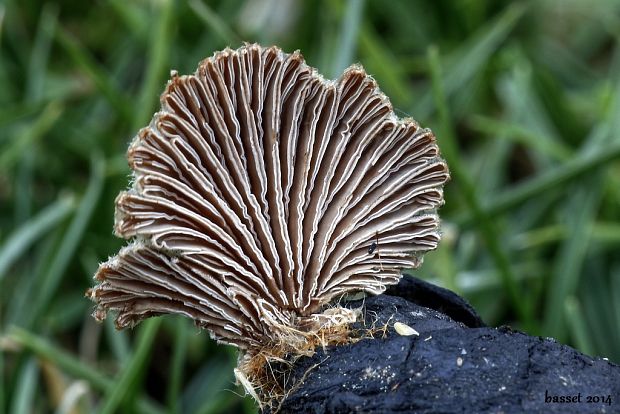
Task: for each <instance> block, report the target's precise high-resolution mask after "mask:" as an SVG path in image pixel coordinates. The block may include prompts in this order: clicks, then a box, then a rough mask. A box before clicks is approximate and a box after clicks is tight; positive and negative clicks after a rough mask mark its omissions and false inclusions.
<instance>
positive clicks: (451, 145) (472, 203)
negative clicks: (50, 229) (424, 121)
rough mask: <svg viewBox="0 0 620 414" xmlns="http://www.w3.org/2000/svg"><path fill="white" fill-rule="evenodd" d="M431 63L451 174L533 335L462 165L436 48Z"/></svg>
mask: <svg viewBox="0 0 620 414" xmlns="http://www.w3.org/2000/svg"><path fill="white" fill-rule="evenodd" d="M428 60H429V67H430V71H431V78H432V83H433V94H434V97H435V103H436V105H437V112H438V114H439V119H440V125H441V134H438V135H440V136H441V137H442V139H441V141H440V145H441V149H442V153H443V155H444V157H445V158H446V161H447V163H448V165H450V170H451V174H452V175H453V177H454V179H455V181H456V182H457V183H458V184H459V189H460V191H461V193H462V194H463V197H464V199H465V201H466V202H467V205H468V207H469V209H470V210H471V211H472V214H473V215H474V217H475V220H476V223H477V224H478V225H479V226H480V233H481V236H482V237H483V239H484V241H485V242H486V245H487V247H488V249H489V253H490V254H491V256H492V258H493V261H494V263H495V265H496V267H497V270H498V272H499V275H500V277H501V280H502V283H503V285H504V289H505V290H506V293H507V294H508V297H509V299H510V301H511V304H512V307H513V308H514V310H515V311H516V312H517V314H518V315H519V318H520V320H521V321H522V322H523V323H524V324H525V327H526V329H527V330H530V331H532V330H533V329H534V326H533V319H532V316H531V315H530V311H529V308H527V307H526V306H525V304H524V302H523V300H522V298H523V294H522V293H521V292H520V288H519V286H518V285H517V283H516V280H515V277H514V274H513V272H512V270H511V266H510V262H509V261H508V258H507V256H506V254H505V253H504V252H503V251H502V248H501V247H500V242H499V238H498V236H497V234H496V231H495V229H494V226H493V223H492V222H491V220H490V219H489V217H488V215H487V214H486V213H485V212H484V211H483V210H482V208H481V206H480V202H479V200H478V196H477V194H476V188H475V187H474V184H473V181H472V179H471V178H470V177H469V176H468V174H467V172H466V169H465V168H464V167H463V166H462V165H461V161H460V158H459V156H458V152H457V151H458V149H457V143H456V140H455V137H454V132H453V131H454V128H453V126H452V121H451V119H450V114H449V111H448V106H447V103H446V100H445V99H446V97H445V94H444V90H443V81H442V77H441V73H442V72H441V64H440V61H439V53H438V51H437V49H436V48H434V47H431V48H429V51H428Z"/></svg>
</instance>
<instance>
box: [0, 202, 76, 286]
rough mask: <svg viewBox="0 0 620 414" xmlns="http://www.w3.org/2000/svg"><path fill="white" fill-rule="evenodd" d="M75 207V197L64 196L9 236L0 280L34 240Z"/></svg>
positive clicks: (2, 252)
mask: <svg viewBox="0 0 620 414" xmlns="http://www.w3.org/2000/svg"><path fill="white" fill-rule="evenodd" d="M74 209H75V200H74V199H73V197H62V198H60V199H58V200H57V201H56V202H54V203H53V204H51V205H49V206H47V207H46V208H44V209H43V210H42V211H40V212H39V213H38V214H37V215H36V216H35V217H33V218H32V219H30V220H29V221H27V222H26V223H24V224H23V225H22V226H20V227H19V228H18V229H16V230H15V231H14V232H13V233H12V234H11V235H10V236H9V237H7V239H6V241H5V242H4V245H3V246H2V249H1V250H0V281H2V278H3V277H4V276H6V271H7V270H8V269H9V267H10V266H11V265H12V264H13V263H14V262H15V261H16V260H17V259H19V258H20V257H21V256H22V255H23V254H24V253H25V252H26V251H27V250H28V248H30V246H32V244H33V243H34V242H36V241H37V240H39V239H41V237H42V236H43V235H44V234H46V233H47V232H48V231H50V230H51V229H53V228H54V227H56V226H57V225H58V224H59V223H61V222H62V221H63V220H64V219H65V218H66V217H67V216H68V215H69V214H71V212H72V211H73V210H74Z"/></svg>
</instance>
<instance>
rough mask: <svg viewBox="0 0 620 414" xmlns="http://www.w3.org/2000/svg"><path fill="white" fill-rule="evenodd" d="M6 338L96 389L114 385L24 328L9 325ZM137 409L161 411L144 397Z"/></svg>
mask: <svg viewBox="0 0 620 414" xmlns="http://www.w3.org/2000/svg"><path fill="white" fill-rule="evenodd" d="M7 339H8V340H10V341H14V342H15V343H17V344H18V345H20V346H22V347H23V348H24V349H26V350H28V351H30V352H32V353H34V354H35V355H37V356H38V357H39V358H44V359H46V360H48V361H50V362H52V363H54V365H56V366H58V367H59V368H60V369H61V370H63V372H65V373H66V374H68V375H71V376H73V377H76V378H80V379H84V380H86V381H88V383H89V384H90V385H91V386H92V387H93V388H95V389H97V390H100V391H104V392H111V391H112V389H113V388H114V387H116V384H115V381H113V380H112V379H110V378H108V377H106V376H105V375H104V374H102V373H101V372H100V371H99V370H98V369H97V368H94V367H91V366H88V365H87V364H85V363H84V362H82V361H80V360H79V359H77V358H76V357H75V356H73V355H71V354H69V353H68V352H66V351H64V350H62V349H60V348H59V347H58V346H56V345H53V344H52V343H50V342H49V341H48V340H47V339H45V338H42V337H40V336H38V335H36V334H34V333H31V332H29V331H27V330H25V329H22V328H18V327H16V326H13V327H11V328H10V329H9V332H8V334H7ZM138 409H139V410H140V411H141V412H143V413H153V414H162V413H163V410H162V409H161V407H159V406H158V405H157V404H155V403H153V402H152V401H150V400H148V399H144V398H140V399H139V400H138Z"/></svg>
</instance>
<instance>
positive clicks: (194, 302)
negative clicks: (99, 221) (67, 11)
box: [88, 44, 449, 388]
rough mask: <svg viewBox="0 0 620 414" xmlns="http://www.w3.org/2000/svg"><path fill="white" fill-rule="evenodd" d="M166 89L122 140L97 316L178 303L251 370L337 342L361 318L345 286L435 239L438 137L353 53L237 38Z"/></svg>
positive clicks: (396, 273) (394, 267)
mask: <svg viewBox="0 0 620 414" xmlns="http://www.w3.org/2000/svg"><path fill="white" fill-rule="evenodd" d="M160 100H161V109H160V111H159V112H157V113H156V114H155V115H154V116H153V119H152V121H151V122H150V124H149V125H148V126H147V127H145V128H143V129H141V130H140V131H139V133H138V135H137V136H136V137H135V138H134V139H133V141H132V143H131V145H130V147H129V150H128V153H127V157H128V161H129V166H130V167H131V169H132V171H133V180H132V184H131V188H129V189H128V190H127V191H124V192H121V193H120V194H119V196H118V197H117V199H116V214H115V227H114V229H115V233H116V235H118V236H119V237H122V238H125V239H128V240H130V242H129V245H128V246H126V247H124V248H123V249H121V251H120V252H119V253H118V254H117V255H116V256H114V257H112V258H111V259H109V260H108V261H107V262H105V263H103V264H102V265H101V266H100V267H99V269H98V271H97V273H96V275H95V279H96V281H97V282H98V284H97V285H96V286H95V287H93V288H92V289H90V290H89V291H88V296H89V297H90V298H91V299H92V300H93V301H94V302H95V303H96V310H95V312H94V316H95V317H96V318H97V319H103V318H104V317H105V316H106V313H107V312H108V311H113V312H114V313H115V314H116V326H117V327H118V328H124V327H127V326H133V325H135V324H136V323H138V322H139V321H141V320H143V319H145V318H148V317H151V316H157V315H162V314H168V313H173V314H182V315H186V316H188V317H190V318H192V319H193V320H194V321H195V322H196V324H197V325H198V326H200V327H203V328H205V329H206V330H208V331H209V333H210V334H211V336H212V337H213V338H215V339H216V340H218V341H219V342H223V343H227V344H232V345H235V346H237V347H238V348H239V349H240V350H241V354H242V358H241V360H240V366H241V368H243V369H244V371H243V373H244V378H248V379H249V380H250V381H251V379H252V376H251V375H248V372H250V371H251V369H250V368H251V367H250V365H251V364H250V365H248V364H249V362H248V361H250V360H251V359H252V358H253V357H255V356H257V355H261V354H264V352H265V349H269V348H270V347H271V348H272V349H280V355H285V354H286V355H288V354H291V353H295V352H297V353H303V352H312V350H313V349H314V347H316V346H317V345H319V344H323V345H325V342H327V344H333V343H338V341H339V340H342V335H343V332H344V333H345V334H346V326H347V325H348V324H349V323H351V322H354V321H355V320H356V318H357V317H358V315H359V311H357V312H356V311H355V310H351V309H346V308H344V307H341V306H339V305H338V304H337V302H338V299H339V298H341V297H343V296H344V295H345V294H350V293H354V292H367V293H371V294H380V293H382V292H383V291H384V290H385V289H386V287H387V286H388V285H392V284H396V283H397V282H398V281H399V279H400V277H401V269H403V268H416V267H418V266H419V265H420V263H421V260H422V254H423V253H425V252H426V251H429V250H432V249H434V248H435V247H436V246H437V243H438V242H439V239H440V233H439V229H438V227H439V219H438V216H437V213H436V210H437V208H438V207H439V206H440V205H441V204H442V203H443V193H442V187H443V185H444V183H445V182H446V181H447V180H448V178H449V174H448V169H447V167H446V164H445V163H444V161H443V160H442V159H441V158H440V156H439V149H438V146H437V144H436V141H435V137H434V135H433V133H432V132H431V131H430V130H429V129H427V128H422V127H420V126H419V125H418V124H417V123H416V122H415V121H414V120H412V119H399V118H398V117H397V116H396V115H395V114H394V112H393V110H392V106H391V104H390V101H389V100H388V98H387V97H386V96H385V95H384V94H383V93H381V91H380V90H379V88H378V86H377V84H376V82H375V80H374V79H373V78H371V77H370V76H368V75H367V74H366V73H365V71H364V69H363V68H362V67H361V66H359V65H353V66H351V67H349V68H348V69H347V70H345V72H344V73H343V74H342V76H341V77H340V78H339V79H337V80H326V79H324V78H323V77H322V76H321V75H320V74H319V73H318V72H317V71H316V70H315V69H313V68H312V67H310V66H308V65H306V63H305V62H304V59H303V57H302V56H301V55H300V54H299V52H294V53H291V54H287V53H284V52H282V51H281V50H280V49H278V48H277V47H269V48H264V47H261V46H259V45H255V44H246V45H244V46H242V47H241V48H239V49H237V50H231V49H226V50H224V51H221V52H217V53H215V54H214V55H213V56H212V57H210V58H208V59H205V60H204V61H202V62H201V63H200V64H199V66H198V69H197V71H196V73H195V74H193V75H189V76H181V75H179V74H178V73H176V71H173V72H171V79H170V80H169V82H168V84H167V86H166V89H165V91H164V93H163V94H162V95H161V99H160ZM377 234H380V237H381V240H380V246H377V243H378V242H377ZM369 246H370V248H369ZM378 249H380V254H375V253H376V251H375V250H378ZM330 335H331V336H330ZM345 336H346V335H345ZM317 338H318V339H317ZM326 338H327V339H326ZM330 338H332V339H333V338H340V339H338V340H332V339H330ZM244 364H245V365H244ZM250 373H251V372H250ZM246 388H247V387H246Z"/></svg>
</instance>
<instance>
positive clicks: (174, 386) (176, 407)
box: [166, 318, 189, 414]
mask: <svg viewBox="0 0 620 414" xmlns="http://www.w3.org/2000/svg"><path fill="white" fill-rule="evenodd" d="M187 322H188V321H187V320H185V319H184V318H183V319H181V318H177V319H176V320H175V332H174V344H173V353H172V360H171V361H170V382H169V385H168V395H167V396H166V400H167V401H168V407H169V412H170V414H178V413H180V412H181V402H180V400H179V396H180V394H181V385H182V382H183V366H184V365H185V360H186V358H187V344H188V341H187V335H188V333H189V331H188V329H187Z"/></svg>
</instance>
